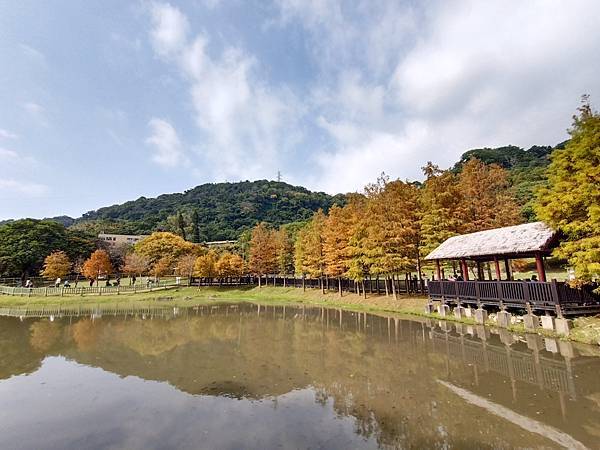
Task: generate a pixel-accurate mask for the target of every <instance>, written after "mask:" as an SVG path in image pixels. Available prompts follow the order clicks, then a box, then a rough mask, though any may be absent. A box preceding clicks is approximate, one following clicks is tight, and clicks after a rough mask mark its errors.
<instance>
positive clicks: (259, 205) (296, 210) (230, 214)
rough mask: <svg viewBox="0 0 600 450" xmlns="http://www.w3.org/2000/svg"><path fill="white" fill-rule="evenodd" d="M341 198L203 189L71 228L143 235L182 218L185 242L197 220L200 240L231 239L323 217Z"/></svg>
mask: <svg viewBox="0 0 600 450" xmlns="http://www.w3.org/2000/svg"><path fill="white" fill-rule="evenodd" d="M344 200H345V196H343V195H336V196H330V195H328V194H325V193H323V192H311V191H309V190H308V189H306V188H303V187H300V186H292V185H289V184H287V183H283V182H276V181H267V180H259V181H244V182H241V183H208V184H203V185H201V186H197V187H195V188H193V189H190V190H188V191H185V192H184V193H175V194H164V195H160V196H158V197H156V198H146V197H140V198H139V199H137V200H133V201H129V202H126V203H123V204H121V205H113V206H108V207H105V208H100V209H98V210H97V211H90V212H87V213H85V214H84V215H83V216H82V217H81V218H80V219H77V221H76V223H75V225H74V227H76V228H87V229H90V228H92V229H91V230H90V231H92V230H93V231H101V230H104V231H106V232H122V233H135V234H138V233H139V234H145V233H151V232H152V231H156V230H159V229H164V230H174V229H177V227H178V224H177V219H178V218H177V216H178V214H179V213H182V215H183V217H184V221H185V227H186V228H188V229H189V230H190V231H189V236H190V237H191V235H192V233H191V229H192V228H193V217H194V215H195V214H197V219H198V220H197V223H198V228H199V234H200V240H201V241H204V240H222V239H237V238H238V237H239V235H240V234H241V233H242V231H244V230H246V229H249V228H251V227H253V226H254V225H256V223H257V222H261V221H264V222H267V223H269V224H271V225H274V226H279V225H282V224H285V223H290V222H296V221H301V220H306V219H309V218H310V217H311V216H312V215H313V213H314V212H315V211H317V210H318V209H319V208H322V209H323V210H325V211H327V210H328V209H329V208H330V207H331V206H332V205H333V204H334V203H338V204H343V203H344Z"/></svg>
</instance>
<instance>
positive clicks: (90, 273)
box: [83, 250, 113, 280]
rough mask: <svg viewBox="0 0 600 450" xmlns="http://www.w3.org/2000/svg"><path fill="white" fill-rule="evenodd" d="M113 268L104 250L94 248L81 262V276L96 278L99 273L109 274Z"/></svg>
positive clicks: (90, 278)
mask: <svg viewBox="0 0 600 450" xmlns="http://www.w3.org/2000/svg"><path fill="white" fill-rule="evenodd" d="M112 270H113V268H112V265H111V263H110V258H109V256H108V253H107V252H106V251H105V250H96V251H95V252H94V253H92V255H91V256H90V257H89V258H88V259H87V260H86V261H85V262H84V263H83V276H84V277H86V278H87V279H89V280H98V277H100V275H109V274H110V273H111V272H112Z"/></svg>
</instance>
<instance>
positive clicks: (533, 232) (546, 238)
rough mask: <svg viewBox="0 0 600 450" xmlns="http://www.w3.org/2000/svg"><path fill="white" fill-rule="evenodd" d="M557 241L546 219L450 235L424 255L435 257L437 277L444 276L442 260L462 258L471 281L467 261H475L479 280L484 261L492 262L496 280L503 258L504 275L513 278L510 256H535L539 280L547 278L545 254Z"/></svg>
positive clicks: (464, 274) (464, 272) (463, 273)
mask: <svg viewBox="0 0 600 450" xmlns="http://www.w3.org/2000/svg"><path fill="white" fill-rule="evenodd" d="M557 243H558V239H557V233H556V232H555V231H553V230H552V229H550V228H549V227H548V226H547V225H546V224H544V223H543V222H534V223H526V224H523V225H515V226H512V227H503V228H496V229H493V230H487V231H479V232H477V233H470V234H463V235H460V236H454V237H451V238H449V239H447V240H446V241H445V242H443V243H442V244H441V245H440V246H439V247H438V248H436V249H435V250H434V251H432V252H431V253H430V254H429V255H427V256H426V257H425V259H426V260H428V261H435V264H436V274H437V279H438V280H441V279H443V278H445V277H444V276H443V274H442V270H441V264H440V261H444V260H446V261H447V260H454V261H458V262H459V267H460V272H461V276H462V279H463V280H464V281H469V278H470V277H469V270H468V264H467V262H468V261H474V262H475V263H476V266H477V279H478V280H484V279H485V274H484V271H483V270H482V263H484V262H490V263H491V262H493V263H494V266H495V275H496V280H501V279H502V272H501V270H500V261H501V260H502V261H504V270H505V274H506V275H505V279H506V280H512V271H511V270H510V264H509V261H510V260H511V259H524V258H535V261H536V268H537V273H538V280H539V281H546V270H545V267H544V257H545V256H548V255H549V254H550V253H551V251H552V249H553V248H554V247H555V246H556V244H557Z"/></svg>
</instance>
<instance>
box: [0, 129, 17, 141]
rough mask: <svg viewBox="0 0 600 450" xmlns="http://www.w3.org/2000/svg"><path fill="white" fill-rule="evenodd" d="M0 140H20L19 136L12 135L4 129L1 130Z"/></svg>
mask: <svg viewBox="0 0 600 450" xmlns="http://www.w3.org/2000/svg"><path fill="white" fill-rule="evenodd" d="M0 138H2V139H19V135H17V134H15V133H12V132H10V131H8V130H5V129H4V128H0Z"/></svg>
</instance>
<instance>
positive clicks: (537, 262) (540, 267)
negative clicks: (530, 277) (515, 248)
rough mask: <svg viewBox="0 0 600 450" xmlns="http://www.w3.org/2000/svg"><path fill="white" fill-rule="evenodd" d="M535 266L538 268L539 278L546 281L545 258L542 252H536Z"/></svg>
mask: <svg viewBox="0 0 600 450" xmlns="http://www.w3.org/2000/svg"><path fill="white" fill-rule="evenodd" d="M535 266H536V268H537V273H538V279H539V280H540V281H544V282H545V281H546V269H545V268H544V260H543V259H542V254H541V253H536V254H535Z"/></svg>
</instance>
